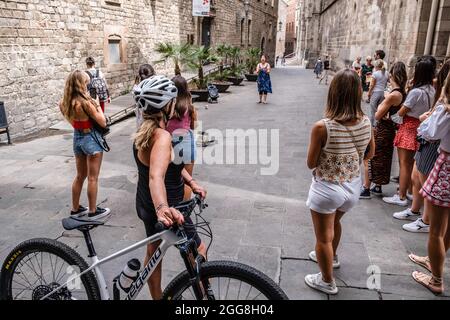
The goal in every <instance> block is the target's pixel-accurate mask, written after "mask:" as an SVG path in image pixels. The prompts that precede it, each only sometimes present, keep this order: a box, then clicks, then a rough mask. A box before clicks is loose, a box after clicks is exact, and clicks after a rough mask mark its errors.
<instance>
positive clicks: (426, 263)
mask: <svg viewBox="0 0 450 320" xmlns="http://www.w3.org/2000/svg"><path fill="white" fill-rule="evenodd" d="M408 257H409V260H411V261H412V262H414V263H415V264H417V265H419V266H421V267H422V268H425V269H427V270H428V271H429V272H431V265H430V258H428V257H419V256H416V255H415V254H410V255H409V256H408Z"/></svg>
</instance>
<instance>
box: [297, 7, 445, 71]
mask: <svg viewBox="0 0 450 320" xmlns="http://www.w3.org/2000/svg"><path fill="white" fill-rule="evenodd" d="M437 1H438V2H439V12H438V16H437V20H436V27H435V33H434V38H433V42H432V43H433V45H432V50H431V51H430V52H428V54H433V55H435V56H436V57H437V58H438V59H440V60H443V59H444V58H445V55H446V52H447V49H448V39H449V36H450V0H437ZM432 2H433V0H417V1H402V0H390V1H387V0H377V1H374V0H361V1H356V0H322V1H315V0H303V7H304V10H305V12H304V13H303V15H304V19H303V26H302V30H304V32H305V33H306V36H304V37H306V39H302V40H301V41H302V42H303V45H302V44H301V47H302V50H304V51H306V52H307V53H308V56H307V57H306V58H307V59H308V60H310V61H309V62H310V63H309V66H312V65H313V64H314V62H315V59H316V58H317V57H318V56H319V55H321V56H324V55H327V54H328V55H330V56H331V57H332V66H333V68H335V69H340V68H343V67H345V66H348V65H350V64H351V62H352V61H353V60H354V59H355V58H356V57H357V56H363V57H365V56H368V55H371V56H372V55H373V54H374V52H375V50H377V49H383V50H385V51H386V53H387V57H386V60H387V61H388V62H390V63H393V62H395V61H404V62H405V63H407V64H408V65H409V66H410V67H412V66H413V64H414V61H415V58H416V57H417V56H420V55H423V54H424V53H426V52H425V42H426V37H427V32H428V28H429V21H430V14H431V13H430V11H431V6H432ZM318 4H319V7H317V6H318ZM313 37H315V38H317V39H319V42H318V43H315V42H314V39H313Z"/></svg>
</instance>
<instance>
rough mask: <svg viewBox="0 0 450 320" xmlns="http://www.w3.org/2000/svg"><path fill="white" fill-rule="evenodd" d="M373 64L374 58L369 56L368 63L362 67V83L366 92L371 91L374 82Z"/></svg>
mask: <svg viewBox="0 0 450 320" xmlns="http://www.w3.org/2000/svg"><path fill="white" fill-rule="evenodd" d="M374 68H375V67H374V65H373V64H372V57H371V56H368V57H367V58H366V63H365V64H363V65H362V66H361V82H362V87H363V91H364V92H368V91H369V87H370V83H371V81H372V73H373V69H374Z"/></svg>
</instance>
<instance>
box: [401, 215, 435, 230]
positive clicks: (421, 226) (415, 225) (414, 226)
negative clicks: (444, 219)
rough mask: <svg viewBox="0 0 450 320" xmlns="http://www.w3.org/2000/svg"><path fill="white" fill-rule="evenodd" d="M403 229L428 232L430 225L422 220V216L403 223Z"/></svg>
mask: <svg viewBox="0 0 450 320" xmlns="http://www.w3.org/2000/svg"><path fill="white" fill-rule="evenodd" d="M403 230H405V231H408V232H413V233H429V232H430V225H428V224H426V223H425V222H423V220H422V218H419V219H417V220H416V221H414V222H411V223H408V224H405V225H404V226H403Z"/></svg>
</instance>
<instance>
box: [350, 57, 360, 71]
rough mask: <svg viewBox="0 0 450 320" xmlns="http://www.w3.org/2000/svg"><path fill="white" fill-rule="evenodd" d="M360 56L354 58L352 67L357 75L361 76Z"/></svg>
mask: <svg viewBox="0 0 450 320" xmlns="http://www.w3.org/2000/svg"><path fill="white" fill-rule="evenodd" d="M361 59H362V58H361V57H357V58H356V60H355V61H353V64H352V69H353V70H354V71H355V72H356V73H357V74H358V75H359V76H361V68H362V65H361Z"/></svg>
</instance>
